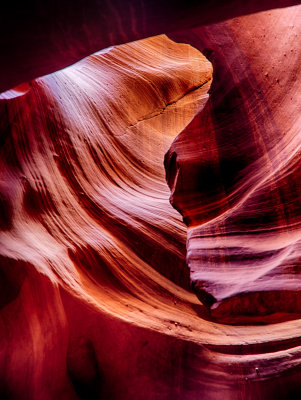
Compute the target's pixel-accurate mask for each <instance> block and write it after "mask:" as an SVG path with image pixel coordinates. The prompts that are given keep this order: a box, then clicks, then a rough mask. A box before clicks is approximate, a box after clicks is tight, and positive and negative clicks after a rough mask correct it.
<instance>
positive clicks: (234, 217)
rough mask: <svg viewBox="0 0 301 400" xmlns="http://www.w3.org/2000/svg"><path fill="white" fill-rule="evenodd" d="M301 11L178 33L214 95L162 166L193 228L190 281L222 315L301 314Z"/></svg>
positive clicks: (273, 316) (271, 316)
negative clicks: (209, 74)
mask: <svg viewBox="0 0 301 400" xmlns="http://www.w3.org/2000/svg"><path fill="white" fill-rule="evenodd" d="M300 11H301V10H300V8H291V9H287V10H284V11H283V10H282V11H273V12H267V13H262V14H260V15H257V16H256V17H254V16H248V17H241V18H239V19H233V20H231V21H229V22H225V23H221V24H218V25H212V26H210V27H206V28H202V29H195V30H192V31H191V32H189V33H187V34H186V33H183V34H182V33H179V34H175V35H174V36H173V37H174V38H176V39H177V40H181V41H183V40H185V41H187V42H189V43H192V44H193V45H195V46H196V47H198V48H199V49H200V50H201V51H204V54H206V55H207V56H208V58H209V59H210V60H211V61H212V63H213V68H214V79H213V85H212V88H211V94H210V99H209V101H208V103H207V104H206V107H205V108H204V110H202V111H200V112H199V113H198V115H197V116H196V117H195V118H194V120H193V121H192V122H191V123H190V124H189V125H188V126H187V127H186V128H185V129H184V131H183V132H182V133H181V134H180V135H179V136H178V138H177V139H176V140H175V142H174V143H173V145H172V146H171V149H170V150H169V153H168V155H167V157H166V169H167V179H168V181H169V185H170V187H171V190H172V195H171V202H172V204H173V205H174V206H175V207H176V208H177V209H178V210H179V211H180V212H181V213H182V214H183V217H184V221H185V222H186V223H187V225H188V226H189V229H188V239H187V263H188V265H189V268H190V273H191V280H192V283H193V285H194V287H195V288H196V290H197V292H198V295H199V297H200V298H201V299H202V300H203V301H204V302H205V303H207V304H208V305H209V306H211V309H212V314H213V315H214V316H216V317H217V318H219V319H222V320H228V321H232V320H233V321H237V322H240V323H241V322H244V321H245V320H249V318H251V319H253V317H254V320H256V321H271V320H274V321H279V320H281V319H283V318H284V319H286V318H292V317H295V316H296V314H299V315H300V312H301V301H300V300H301V299H300V288H301V280H300V271H299V269H300V256H301V253H300V244H301V243H300V239H301V235H300V233H301V230H300V228H301V225H300V222H301V221H300V217H301V201H300V199H301V191H300V182H301V165H300V149H301V135H300V126H301V120H300V115H301V105H300V81H301V74H300V68H299V60H300V46H299V44H298V43H296V38H297V37H300V20H301V13H300ZM255 18H256V24H255V23H254V19H255ZM257 24H259V25H257ZM258 26H260V27H261V28H260V29H258ZM271 38H273V40H271ZM262 43H264V53H263V54H262V52H263V50H262ZM209 49H210V50H209Z"/></svg>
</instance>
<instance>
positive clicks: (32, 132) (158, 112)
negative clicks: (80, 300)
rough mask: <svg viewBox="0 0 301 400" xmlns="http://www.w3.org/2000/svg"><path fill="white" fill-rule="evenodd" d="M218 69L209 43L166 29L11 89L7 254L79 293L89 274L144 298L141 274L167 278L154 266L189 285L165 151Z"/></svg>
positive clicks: (6, 109) (6, 145)
mask: <svg viewBox="0 0 301 400" xmlns="http://www.w3.org/2000/svg"><path fill="white" fill-rule="evenodd" d="M211 74H212V70H211V64H210V63H209V62H208V61H207V60H206V58H205V57H203V56H202V55H201V53H199V52H198V51H197V50H195V49H193V48H192V47H190V46H188V45H185V44H184V45H180V44H175V43H174V42H172V41H171V40H170V39H168V38H167V37H165V36H161V37H155V38H150V39H145V40H144V41H143V42H135V43H132V44H128V45H124V46H120V47H116V48H112V49H109V50H107V51H103V52H100V53H96V54H94V55H92V56H90V57H89V58H87V59H86V60H84V61H82V62H80V63H78V64H76V65H75V66H73V67H70V68H68V69H65V70H63V71H60V72H57V73H55V74H53V75H49V76H47V77H44V78H41V79H38V80H37V81H35V82H32V83H31V86H30V90H29V91H28V92H27V93H25V94H23V95H22V96H21V97H16V98H15V97H13V96H11V97H9V96H7V98H6V99H5V96H4V97H3V99H2V100H0V101H1V103H0V107H1V115H2V118H1V120H2V124H3V129H4V132H5V135H4V136H3V139H2V140H3V145H2V147H1V176H2V178H1V227H2V232H1V255H2V256H3V257H7V258H8V259H11V260H18V261H20V262H21V261H22V262H25V263H27V262H28V263H31V264H32V265H33V266H34V267H35V268H36V269H37V270H38V271H39V272H40V273H42V274H45V275H46V276H48V277H49V278H50V279H51V280H52V281H53V282H58V283H61V284H64V285H66V286H67V287H69V288H70V289H73V290H76V291H77V292H78V293H79V294H81V293H82V291H83V287H82V284H83V281H84V280H85V279H87V277H88V276H90V278H91V279H92V280H93V281H95V282H97V284H98V285H99V289H100V286H101V285H103V289H104V291H105V292H108V291H111V292H112V293H111V294H110V296H111V297H112V298H114V296H117V297H120V296H121V294H120V293H119V291H121V292H122V293H123V295H124V296H125V297H127V296H129V295H130V293H131V291H132V290H133V291H134V292H135V295H139V296H138V297H141V299H143V300H145V296H146V294H147V293H145V292H144V289H143V285H144V283H143V280H142V276H143V275H145V279H146V280H148V279H152V280H153V281H154V284H159V282H160V279H161V278H160V275H159V274H156V273H154V276H152V274H153V272H152V269H155V270H157V271H158V272H159V273H162V274H163V275H165V276H166V277H167V278H169V279H170V280H172V281H173V282H175V284H180V285H182V286H183V287H184V288H188V285H189V282H188V279H187V275H186V276H185V274H186V271H185V264H184V258H183V255H184V253H185V245H184V237H185V229H184V227H183V225H182V223H181V222H180V218H179V217H178V215H177V213H176V212H175V211H174V210H173V209H172V208H171V206H170V205H169V203H168V187H167V186H166V183H165V180H164V169H163V167H162V160H163V155H164V152H165V151H167V149H168V147H169V145H170V143H171V141H172V140H173V138H174V136H175V134H176V133H177V132H180V131H181V129H183V128H184V127H185V125H187V123H188V122H189V120H190V119H191V118H192V117H193V116H194V114H195V112H196V110H197V109H198V108H199V107H200V106H201V104H202V103H204V101H205V100H206V98H207V96H206V93H207V90H208V87H209V86H208V85H209V84H210V80H211ZM150 267H151V268H152V269H150ZM139 271H140V272H139ZM81 274H83V275H84V276H83V277H82V278H81ZM139 274H141V276H139ZM140 280H141V282H140ZM156 281H158V282H157V283H155V282H156ZM166 282H167V286H169V280H166ZM138 283H139V284H138ZM115 285H117V288H116V290H115V292H116V293H115V292H114V287H115ZM146 286H147V283H146ZM174 288H176V285H175V286H174ZM113 312H115V311H113Z"/></svg>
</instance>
